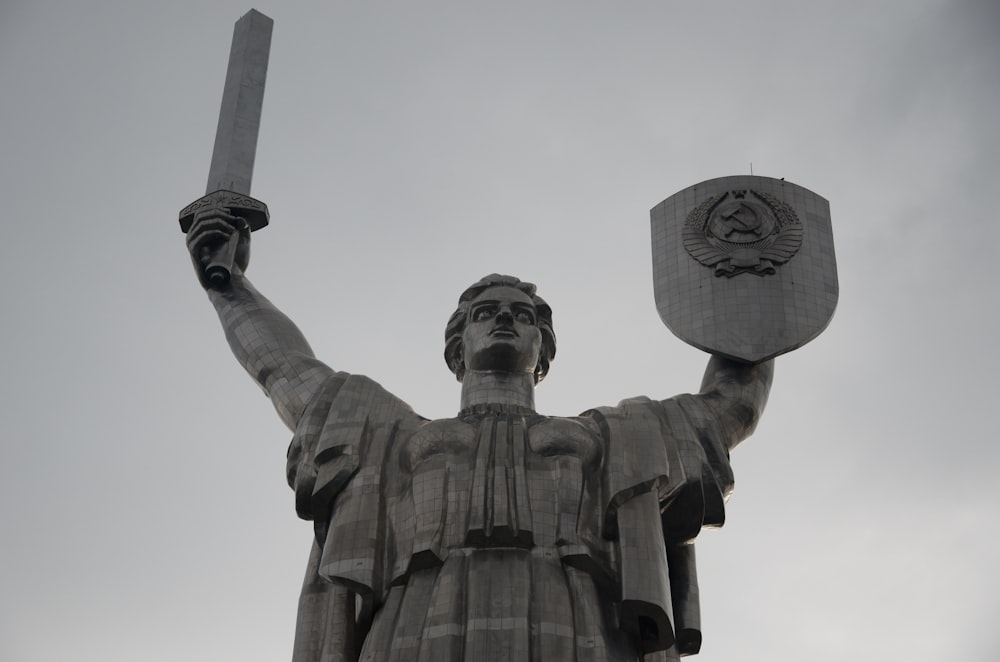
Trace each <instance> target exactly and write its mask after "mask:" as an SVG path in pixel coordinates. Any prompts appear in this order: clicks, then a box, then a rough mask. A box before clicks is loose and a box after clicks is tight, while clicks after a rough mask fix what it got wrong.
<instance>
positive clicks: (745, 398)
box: [700, 356, 774, 452]
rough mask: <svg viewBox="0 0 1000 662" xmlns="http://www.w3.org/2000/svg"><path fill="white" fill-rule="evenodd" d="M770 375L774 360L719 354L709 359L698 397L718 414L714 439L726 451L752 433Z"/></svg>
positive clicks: (763, 403)
mask: <svg viewBox="0 0 1000 662" xmlns="http://www.w3.org/2000/svg"><path fill="white" fill-rule="evenodd" d="M773 377H774V360H773V359H772V360H770V361H764V362H763V363H758V364H757V365H750V364H748V363H740V362H737V361H733V360H730V359H726V358H722V357H721V356H713V357H712V358H711V360H709V362H708V367H707V368H706V369H705V377H704V379H702V382H701V392H700V397H701V398H702V399H703V401H704V402H705V404H707V405H709V407H710V408H711V409H712V411H713V414H714V415H715V416H716V417H717V418H716V421H715V424H716V425H715V429H716V434H718V436H719V437H720V438H719V439H718V440H717V441H719V442H721V443H722V445H723V446H724V447H725V449H726V451H727V452H728V451H731V450H732V449H733V448H734V447H735V446H736V445H737V444H738V443H740V442H741V441H743V440H744V439H746V438H747V437H749V436H750V435H751V434H753V431H754V429H755V428H756V427H757V422H758V421H759V420H760V416H761V414H762V413H763V412H764V406H765V405H766V404H767V395H768V393H769V392H770V390H771V380H772V378H773Z"/></svg>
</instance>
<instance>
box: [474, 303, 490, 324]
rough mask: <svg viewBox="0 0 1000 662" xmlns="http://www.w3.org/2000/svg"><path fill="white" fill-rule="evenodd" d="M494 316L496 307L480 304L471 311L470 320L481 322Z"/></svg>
mask: <svg viewBox="0 0 1000 662" xmlns="http://www.w3.org/2000/svg"><path fill="white" fill-rule="evenodd" d="M494 317H496V308H495V307H493V306H480V307H479V308H476V309H475V310H474V311H472V321H473V322H482V321H483V320H488V319H493V318H494Z"/></svg>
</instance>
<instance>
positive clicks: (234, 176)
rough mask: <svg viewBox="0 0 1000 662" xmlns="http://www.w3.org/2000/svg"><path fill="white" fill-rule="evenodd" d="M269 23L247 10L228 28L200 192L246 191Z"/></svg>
mask: <svg viewBox="0 0 1000 662" xmlns="http://www.w3.org/2000/svg"><path fill="white" fill-rule="evenodd" d="M273 27H274V21H272V20H271V19H270V18H268V17H267V16H265V15H264V14H261V13H260V12H259V11H257V10H256V9H251V10H250V11H249V12H247V13H246V14H245V15H244V16H243V17H242V18H241V19H240V20H238V21H236V26H235V27H234V28H233V45H232V48H231V49H230V51H229V69H228V70H227V72H226V86H225V88H223V92H222V107H221V108H220V109H219V126H218V128H217V129H216V132H215V149H214V150H213V151H212V165H211V167H210V168H209V171H208V185H207V187H206V190H205V193H213V192H214V191H219V190H225V191H234V192H236V193H242V194H244V195H249V194H250V182H251V181H252V180H253V162H254V156H255V155H256V152H257V133H258V131H259V129H260V114H261V108H262V106H263V104H264V81H265V79H266V78H267V60H268V55H269V53H270V50H271V30H272V28H273Z"/></svg>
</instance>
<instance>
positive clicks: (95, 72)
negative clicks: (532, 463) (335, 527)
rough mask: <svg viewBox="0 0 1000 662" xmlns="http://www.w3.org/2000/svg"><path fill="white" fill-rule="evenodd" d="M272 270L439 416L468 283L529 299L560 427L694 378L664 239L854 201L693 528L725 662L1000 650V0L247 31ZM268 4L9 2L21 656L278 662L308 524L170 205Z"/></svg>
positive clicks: (438, 19) (383, 10)
mask: <svg viewBox="0 0 1000 662" xmlns="http://www.w3.org/2000/svg"><path fill="white" fill-rule="evenodd" d="M256 7H257V9H259V10H261V11H263V12H264V13H266V14H268V15H269V16H271V17H272V18H274V20H275V32H274V40H273V44H272V52H271V65H270V70H269V78H268V88H267V95H266V98H265V104H264V105H265V108H264V118H263V122H262V127H261V135H260V146H259V151H258V159H257V169H256V172H255V178H254V193H255V194H256V195H257V196H258V197H260V198H262V199H264V200H265V201H266V202H267V203H268V204H269V206H270V208H271V213H272V225H271V227H269V228H267V229H266V230H264V231H262V232H260V233H257V234H255V236H254V255H253V259H252V261H251V267H250V272H249V273H250V276H251V278H252V279H253V280H254V282H255V283H256V284H257V285H258V286H259V287H260V288H261V290H262V291H264V292H265V293H266V294H267V295H268V296H269V297H270V298H271V299H272V300H273V301H275V302H276V303H277V304H278V305H279V306H280V307H281V308H282V309H284V310H285V311H286V312H287V313H288V314H289V315H290V316H291V317H292V318H293V319H294V320H296V322H297V323H298V324H299V326H300V327H301V328H302V329H303V331H304V332H305V334H306V336H307V337H308V338H309V339H310V341H311V343H312V345H313V348H314V349H315V351H316V353H317V355H318V356H320V357H321V358H323V359H324V360H326V361H327V362H328V363H329V364H330V365H332V366H334V367H336V368H338V369H342V370H348V371H353V372H362V373H364V374H367V375H369V376H371V377H373V378H375V379H376V380H378V381H379V382H381V383H382V384H383V385H384V386H385V387H386V388H388V389H389V390H390V391H392V392H394V393H396V394H397V395H399V396H401V397H403V398H404V399H405V400H407V401H408V402H410V403H411V404H412V405H413V406H414V407H415V408H416V409H417V411H419V412H421V413H422V414H424V415H425V416H429V417H444V416H449V415H452V414H453V413H454V412H455V411H456V410H457V408H458V395H459V385H458V384H457V383H456V382H455V381H454V379H453V377H452V376H451V374H450V373H449V372H448V371H447V369H446V367H445V365H444V362H443V360H442V358H441V352H442V350H443V330H444V323H445V321H446V319H447V316H448V314H449V313H450V312H451V310H452V309H453V306H454V303H455V300H456V297H457V296H458V294H459V292H460V291H461V290H462V289H463V288H464V287H465V286H466V285H467V284H469V283H470V282H472V281H474V280H475V279H477V278H478V277H480V276H482V275H484V274H486V273H489V272H493V271H500V272H505V273H513V274H517V275H519V276H521V277H522V278H525V279H527V280H531V281H534V282H536V283H538V284H539V291H540V293H541V294H542V295H543V296H544V297H545V298H546V299H547V300H548V301H549V302H550V303H551V304H552V306H553V308H554V311H555V325H556V332H557V334H558V337H559V356H558V357H557V359H556V361H555V362H554V364H553V369H552V372H551V374H550V376H549V378H548V379H547V380H546V382H545V383H544V384H543V385H542V387H541V388H540V390H539V393H538V405H539V409H540V410H542V411H543V412H546V413H552V414H560V415H572V414H575V413H577V412H579V411H582V410H584V409H587V408H588V407H591V406H595V405H602V404H614V403H616V402H617V401H618V400H620V399H622V398H625V397H630V396H633V395H638V394H647V395H650V396H659V397H665V396H668V395H671V394H674V393H679V392H687V391H692V390H696V389H697V388H698V384H699V382H700V378H701V371H702V370H703V367H704V363H705V355H704V354H702V353H701V352H699V351H698V350H695V349H694V348H691V347H689V346H688V345H685V344H684V343H682V342H681V341H679V340H677V339H676V338H674V337H673V336H672V335H671V334H670V333H669V331H667V329H666V328H665V327H663V325H662V324H661V323H660V321H659V319H658V317H657V314H656V311H655V308H654V304H653V295H652V278H651V260H650V256H649V251H650V248H649V225H648V223H649V221H648V210H649V208H650V207H652V206H653V205H655V204H657V203H658V202H660V201H661V200H662V199H663V198H665V197H667V196H669V195H672V194H673V193H675V192H676V191H678V190H680V189H682V188H685V187H687V186H689V185H691V184H694V183H697V182H699V181H702V180H705V179H709V178H713V177H720V176H725V175H732V174H747V173H748V172H749V168H750V163H751V162H752V163H753V169H754V173H755V174H758V175H767V176H772V177H785V178H787V179H788V180H789V181H793V182H795V183H797V184H800V185H802V186H805V187H807V188H809V189H811V190H814V191H816V192H817V193H819V194H821V195H823V196H824V197H826V198H828V199H829V200H830V201H831V207H832V212H833V220H834V234H835V238H836V242H837V253H838V262H839V265H840V280H841V300H840V305H839V309H838V311H837V314H836V316H835V318H834V320H833V322H832V324H831V325H830V327H829V329H828V330H827V331H826V332H825V333H824V334H823V335H822V336H820V337H819V338H818V339H817V340H816V341H815V342H813V343H812V344H809V345H807V346H806V347H805V348H803V349H801V350H799V351H797V352H794V353H792V354H789V355H787V356H784V357H782V358H781V359H779V361H778V366H777V379H776V382H775V387H774V390H773V391H772V396H771V401H770V404H769V409H768V411H767V413H766V415H765V417H764V420H763V422H762V423H761V425H760V427H759V428H758V431H757V434H756V435H755V436H754V437H753V438H752V439H750V440H748V441H747V442H745V443H744V444H743V445H742V446H741V447H740V448H739V449H737V451H736V452H735V453H734V464H735V469H736V476H737V488H736V493H735V495H734V497H733V500H732V501H731V502H730V506H729V518H728V522H727V524H726V527H725V528H724V529H723V530H722V531H709V532H706V533H705V534H703V535H702V537H701V538H700V539H699V564H700V576H701V585H702V592H703V600H702V604H703V615H702V616H703V624H704V631H705V644H704V646H703V652H702V654H701V656H700V657H699V658H696V659H699V660H701V661H702V662H713V661H722V660H727V661H731V660H739V661H740V662H755V661H758V660H759V661H765V660H766V661H768V662H782V661H789V662H791V661H796V662H798V661H800V660H810V661H811V662H826V661H830V662H833V661H838V662H839V661H841V660H844V659H851V660H887V659H893V660H903V659H905V660H907V661H908V662H925V661H926V662H930V661H932V660H933V661H935V662H936V661H938V660H942V659H952V660H970V661H987V660H995V659H998V658H1000V637H998V636H997V634H996V632H995V625H994V623H993V621H994V619H995V617H996V614H998V613H1000V571H998V570H997V567H996V566H997V564H996V558H997V551H996V550H997V547H998V545H1000V534H998V532H997V531H998V527H997V525H996V520H997V513H998V512H1000V496H998V492H997V490H996V489H995V488H994V487H993V483H995V482H996V480H997V479H996V474H997V471H998V469H997V467H998V466H1000V448H998V445H997V443H995V442H996V438H997V435H996V433H995V429H994V426H992V425H991V424H988V421H990V420H991V418H990V414H989V411H990V409H991V408H992V407H994V406H996V402H997V395H998V388H997V386H996V378H995V376H996V375H997V374H998V373H1000V359H998V353H997V351H996V349H995V347H994V343H995V341H996V338H997V337H1000V321H998V320H1000V314H998V310H997V308H998V306H997V295H996V283H997V276H996V262H997V259H998V257H1000V250H998V249H1000V225H998V223H997V221H996V219H995V218H993V216H992V213H993V211H994V210H993V208H994V206H995V202H994V200H995V193H994V191H995V189H996V186H997V181H998V179H1000V165H998V163H1000V159H998V158H997V153H998V152H1000V132H998V130H997V128H996V118H997V117H1000V103H998V93H1000V92H998V90H1000V40H998V39H997V35H998V34H1000V11H998V7H997V4H996V3H995V2H987V1H985V0H983V1H980V2H950V3H949V2H942V1H937V0H934V1H931V0H905V1H903V0H899V1H895V2H890V1H885V2H873V1H868V2H854V1H849V2H844V1H841V2H755V3H745V2H701V3H694V2H688V3H680V2H666V1H660V2H651V1H647V2H618V3H611V2H602V3H598V2H544V3H539V2H532V3H527V2H524V3H522V2H504V3H496V2H492V3H487V2H458V1H455V2H447V3H445V2H430V1H425V2H420V3H410V2H378V3H374V2H306V1H300V2H294V3H291V2H286V3H280V2H261V3H259V4H257V5H256ZM249 8H250V6H249V5H247V4H244V2H230V1H228V0H226V1H223V0H216V1H215V2H212V3H203V2H194V1H192V0H175V1H174V2H170V3H165V2H135V1H134V0H118V1H114V0H93V1H92V2H87V3H76V2H51V1H46V0H5V1H4V2H2V3H0V89H2V93H0V154H2V158H0V199H2V200H3V203H4V208H5V211H6V214H5V215H6V218H5V221H4V237H3V241H2V244H0V274H2V279H0V282H2V283H3V285H2V290H0V292H2V295H0V296H2V299H0V304H2V308H3V311H4V315H3V319H4V320H5V324H4V329H5V330H4V334H3V338H4V343H3V347H2V349H0V360H2V364H0V365H2V366H3V375H4V377H3V379H0V402H2V403H3V404H2V407H3V415H2V417H0V435H2V437H0V438H2V440H3V441H2V447H0V523H2V527H3V534H2V538H0V659H3V660H11V661H15V662H29V661H36V660H38V661H49V660H79V661H88V662H89V661H101V662H106V661H117V660H143V661H144V662H159V661H178V660H185V661H188V660H194V661H200V660H205V661H219V660H234V661H251V662H253V661H257V660H260V661H264V660H268V661H270V660H280V659H287V658H288V657H289V656H290V650H291V639H292V632H293V627H294V619H295V608H296V607H295V605H296V598H297V594H298V588H299V583H300V581H301V576H302V571H303V568H304V562H305V558H306V555H307V548H308V544H309V538H310V535H311V528H310V525H309V524H308V523H305V522H301V521H299V520H297V519H296V518H295V515H294V509H293V499H292V493H291V491H290V490H288V488H287V487H286V485H285V483H284V475H283V472H284V453H285V449H286V446H287V443H288V441H289V438H290V435H289V433H288V432H287V430H285V429H284V428H283V426H282V425H281V423H280V422H279V420H278V418H277V416H276V415H275V414H274V412H273V411H272V410H271V408H270V405H269V403H268V402H267V400H266V399H265V398H264V397H262V396H261V394H260V393H259V391H258V389H257V387H256V386H254V385H253V384H252V382H251V381H250V380H249V379H248V378H247V377H246V376H245V375H244V374H243V373H242V371H241V369H240V368H239V367H238V366H237V364H236V363H235V362H234V361H233V360H232V358H231V356H230V355H229V352H228V349H227V347H226V344H225V342H224V340H223V336H222V333H221V331H220V329H219V328H218V324H217V321H216V319H215V316H214V312H213V311H212V309H211V306H210V305H209V304H208V302H207V301H206V299H205V296H204V294H202V292H201V291H200V289H199V287H198V285H197V284H196V281H195V278H194V276H193V274H192V270H191V267H190V264H189V261H188V258H187V255H186V252H185V250H184V245H183V237H182V235H181V234H180V232H179V230H178V228H177V222H176V214H177V211H178V210H179V209H180V208H181V207H183V206H184V205H186V204H187V203H188V202H190V201H192V200H193V199H195V198H197V197H198V196H199V195H201V193H202V192H203V190H204V186H205V178H206V175H207V171H208V162H209V158H210V154H211V147H212V139H213V135H214V131H215V123H216V118H217V112H218V106H219V99H220V95H221V90H222V81H223V78H224V74H225V64H226V59H227V55H228V50H229V41H230V38H231V34H232V24H233V22H234V21H235V20H236V19H237V18H238V17H239V16H241V15H242V14H243V13H244V12H245V11H246V10H248V9H249Z"/></svg>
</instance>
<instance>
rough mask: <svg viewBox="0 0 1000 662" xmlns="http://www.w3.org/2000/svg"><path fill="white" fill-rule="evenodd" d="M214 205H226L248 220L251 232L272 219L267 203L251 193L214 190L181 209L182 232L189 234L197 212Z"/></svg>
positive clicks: (179, 217) (179, 218)
mask: <svg viewBox="0 0 1000 662" xmlns="http://www.w3.org/2000/svg"><path fill="white" fill-rule="evenodd" d="M213 207H214V208H219V207H224V208H226V209H228V210H229V213H230V214H232V215H233V216H239V217H240V218H242V219H243V220H245V221H246V222H247V225H249V226H250V231H251V232H253V231H254V230H260V229H261V228H262V227H264V226H265V225H267V223H268V221H269V220H270V219H271V214H270V213H268V211H267V205H265V204H264V203H263V202H261V201H260V200H255V199H254V198H251V197H250V196H249V195H244V194H242V193H236V192H235V191H213V192H212V193H209V194H208V195H206V196H205V197H203V198H198V199H197V200H195V201H194V202H192V203H191V204H189V205H188V206H187V207H185V208H184V209H182V210H181V212H180V214H179V215H178V220H179V221H180V224H181V232H183V233H185V234H187V231H188V230H190V229H191V225H192V224H193V223H194V216H195V214H197V213H198V212H200V211H204V210H205V209H212V208H213Z"/></svg>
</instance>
